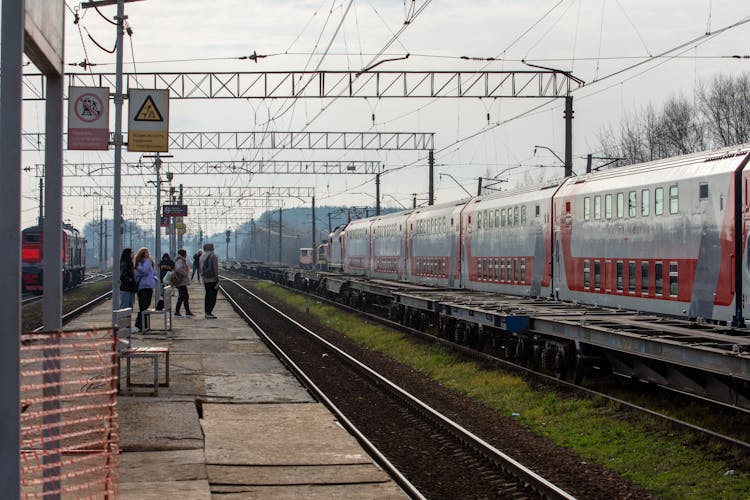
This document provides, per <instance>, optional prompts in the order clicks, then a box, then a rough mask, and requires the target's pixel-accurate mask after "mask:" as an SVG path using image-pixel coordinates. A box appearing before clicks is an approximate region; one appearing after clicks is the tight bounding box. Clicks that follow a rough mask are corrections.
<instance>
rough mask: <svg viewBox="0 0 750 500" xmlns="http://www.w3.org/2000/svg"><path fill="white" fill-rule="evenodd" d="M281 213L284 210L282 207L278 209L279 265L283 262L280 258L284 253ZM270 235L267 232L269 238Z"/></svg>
mask: <svg viewBox="0 0 750 500" xmlns="http://www.w3.org/2000/svg"><path fill="white" fill-rule="evenodd" d="M283 213H284V209H283V208H282V207H279V264H281V263H282V262H283V259H282V256H283V255H284V254H283V253H282V252H283V251H284V243H283V241H282V240H281V238H283V229H282V227H283V226H282V225H281V217H282V214H283ZM270 234H271V233H270V232H269V236H270Z"/></svg>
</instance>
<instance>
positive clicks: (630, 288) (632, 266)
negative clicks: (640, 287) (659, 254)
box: [628, 260, 635, 293]
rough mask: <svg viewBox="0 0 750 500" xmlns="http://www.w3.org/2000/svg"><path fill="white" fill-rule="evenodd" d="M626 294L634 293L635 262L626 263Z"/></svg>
mask: <svg viewBox="0 0 750 500" xmlns="http://www.w3.org/2000/svg"><path fill="white" fill-rule="evenodd" d="M628 292H629V293H635V261H634V260H631V261H630V262H628Z"/></svg>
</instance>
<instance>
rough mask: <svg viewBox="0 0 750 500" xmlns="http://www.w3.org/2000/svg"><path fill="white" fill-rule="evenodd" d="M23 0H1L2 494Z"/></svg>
mask: <svg viewBox="0 0 750 500" xmlns="http://www.w3.org/2000/svg"><path fill="white" fill-rule="evenodd" d="M24 7H25V5H24V1H23V0H16V1H10V0H4V1H3V2H2V3H1V4H0V8H1V9H2V15H0V20H1V21H0V22H2V26H0V35H1V36H2V43H0V67H2V71H3V78H1V79H0V161H2V166H3V182H0V207H1V208H2V209H1V210H0V238H2V241H3V247H4V248H5V252H4V261H5V265H4V266H1V267H0V282H1V283H3V288H4V290H3V297H4V300H0V318H2V319H3V332H4V334H3V335H0V380H2V381H3V383H2V384H0V401H2V402H3V404H1V405H0V436H1V437H2V438H0V491H2V492H3V496H4V497H6V498H11V499H15V498H19V497H20V495H21V491H20V487H21V460H20V453H19V449H20V434H21V431H20V417H19V415H20V414H21V410H20V399H21V394H20V385H19V384H20V376H19V366H20V362H19V348H20V339H21V231H20V229H21V128H22V126H21V125H22V124H21V100H22V98H23V77H22V73H23V36H24V30H23V26H24V12H25V9H24Z"/></svg>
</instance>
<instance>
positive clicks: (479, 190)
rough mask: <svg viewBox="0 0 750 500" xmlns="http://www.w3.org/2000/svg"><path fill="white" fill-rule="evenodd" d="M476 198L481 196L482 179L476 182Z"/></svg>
mask: <svg viewBox="0 0 750 500" xmlns="http://www.w3.org/2000/svg"><path fill="white" fill-rule="evenodd" d="M477 196H482V178H481V177H480V178H479V181H478V182H477Z"/></svg>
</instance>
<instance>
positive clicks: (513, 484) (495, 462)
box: [223, 279, 573, 498]
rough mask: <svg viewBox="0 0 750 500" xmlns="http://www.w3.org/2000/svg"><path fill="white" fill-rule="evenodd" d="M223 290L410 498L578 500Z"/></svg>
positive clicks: (243, 296)
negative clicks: (555, 499) (358, 437)
mask: <svg viewBox="0 0 750 500" xmlns="http://www.w3.org/2000/svg"><path fill="white" fill-rule="evenodd" d="M223 288H224V292H225V294H226V295H227V296H228V297H229V298H230V300H231V302H232V303H233V305H234V307H235V308H236V309H237V310H238V311H239V312H240V314H241V315H243V317H245V319H246V320H247V321H248V322H249V323H250V324H251V325H252V326H253V328H255V329H256V330H257V331H258V333H259V335H261V336H262V337H264V339H266V341H267V342H268V343H269V345H270V346H271V348H272V349H273V350H274V351H276V352H277V354H278V355H279V356H280V357H281V358H282V359H283V360H284V362H285V363H286V364H287V365H288V366H289V367H290V369H292V370H293V371H294V372H295V374H296V375H297V376H298V377H299V378H300V379H302V380H304V381H305V383H306V385H308V387H310V388H311V389H312V390H313V391H315V392H316V397H318V398H319V399H320V400H321V401H323V402H325V403H326V405H328V406H329V407H330V408H331V410H332V411H333V412H334V413H335V414H337V415H338V416H339V417H340V418H341V419H342V421H343V422H346V423H347V426H349V425H353V426H355V427H358V428H361V431H362V433H363V434H365V435H366V436H368V439H369V440H365V442H364V443H363V444H364V445H365V446H374V447H375V448H376V449H377V450H380V451H379V452H378V451H376V450H375V449H373V448H370V452H371V453H373V456H376V457H388V459H387V460H386V461H385V462H383V463H381V465H383V467H384V468H386V469H387V470H389V471H390V472H391V474H392V476H393V477H394V479H396V480H397V481H398V482H399V483H400V484H401V485H402V487H403V488H404V490H405V491H407V493H409V494H410V495H411V496H413V497H417V498H419V497H421V495H424V496H426V497H429V498H438V497H443V498H445V497H450V496H455V495H456V494H457V492H460V495H461V496H463V497H473V498H477V497H479V498H481V497H487V498H490V497H492V498H573V497H572V496H571V495H570V494H569V493H567V492H565V491H564V490H562V489H561V488H559V487H558V486H556V485H554V484H553V483H551V482H549V481H547V480H545V479H544V478H542V477H540V476H539V475H538V474H536V473H534V472H533V471H532V470H530V469H529V468H527V467H525V466H524V465H522V464H521V463H519V462H518V461H516V460H514V459H513V458H511V457H509V456H507V455H506V454H504V453H503V452H501V451H500V450H498V449H496V448H495V447H493V446H492V445H490V444H489V443H487V442H486V441H484V440H482V439H481V438H479V437H478V436H476V435H474V434H473V433H471V432H469V431H468V430H467V429H465V428H464V427H462V426H460V425H459V424H457V423H455V422H454V421H453V420H451V419H450V418H448V417H447V416H445V415H443V414H441V413H439V412H438V411H436V410H434V409H432V408H431V407H429V406H428V405H426V404H425V403H423V402H422V401H420V400H419V399H418V398H417V397H415V396H413V395H412V394H410V393H409V392H407V391H406V390H404V389H402V388H400V387H399V386H397V385H396V384H394V383H393V382H391V381H389V380H387V379H386V378H384V377H383V376H382V375H380V374H378V373H376V372H375V371H373V370H372V369H370V368H368V367H367V366H365V365H364V364H363V363H361V362H360V361H358V360H357V359H355V358H354V357H353V356H351V355H350V354H347V353H346V352H344V351H343V350H342V349H340V348H338V347H337V346H335V345H333V344H332V343H330V342H329V341H327V340H325V339H323V338H322V337H321V336H319V335H317V334H316V333H315V332H313V331H311V330H310V329H308V328H306V327H305V326H303V325H302V324H300V323H299V322H297V321H296V320H294V319H293V318H291V317H290V316H288V315H286V314H285V313H283V312H281V311H280V310H278V309H276V308H274V307H273V306H272V305H271V304H269V303H267V302H266V301H264V300H263V299H262V298H260V297H259V296H257V295H256V294H254V293H253V292H251V291H250V290H248V289H247V288H245V287H243V286H242V285H240V284H239V283H237V282H236V281H234V280H229V279H226V280H225V281H223ZM269 312H270V313H271V314H269ZM272 316H274V317H277V318H283V320H282V321H283V323H278V322H276V321H278V320H274V319H273V318H272ZM283 325H285V326H283ZM305 372H307V373H309V375H306V374H305ZM331 373H336V374H337V375H336V376H334V377H333V378H331V377H330V376H328V375H329V374H331ZM320 391H322V393H321V392H320ZM323 394H325V395H323ZM352 431H353V432H354V433H355V435H358V434H359V431H356V430H354V429H352ZM359 435H360V436H361V434H359ZM381 453H382V455H381ZM381 460H382V458H381ZM426 460H427V461H428V462H429V465H427V464H426V463H425V461H426ZM391 463H393V465H394V466H395V468H397V469H398V470H399V471H401V472H394V469H393V468H391V467H392V466H391V465H390V464H391ZM404 478H406V482H405V483H404V482H403V479H404ZM412 485H413V486H412ZM412 488H414V489H412Z"/></svg>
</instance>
